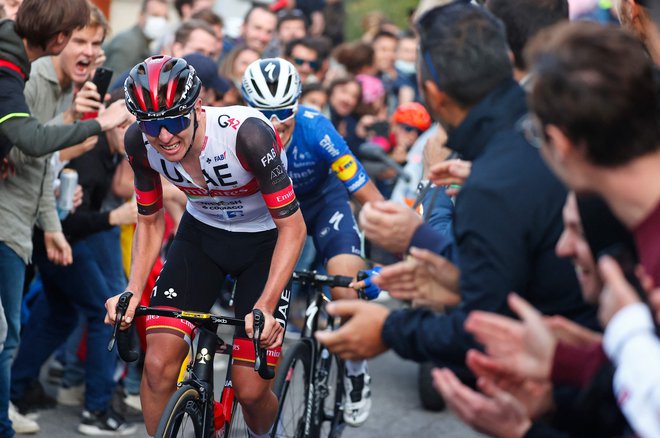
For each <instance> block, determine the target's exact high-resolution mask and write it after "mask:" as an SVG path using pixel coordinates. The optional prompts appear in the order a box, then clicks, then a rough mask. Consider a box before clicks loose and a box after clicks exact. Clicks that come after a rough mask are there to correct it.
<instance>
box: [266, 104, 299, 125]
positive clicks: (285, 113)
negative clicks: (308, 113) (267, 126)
mask: <svg viewBox="0 0 660 438" xmlns="http://www.w3.org/2000/svg"><path fill="white" fill-rule="evenodd" d="M260 111H261V113H262V114H263V115H264V116H266V118H267V119H268V120H272V119H273V117H275V118H276V119H277V121H278V122H280V123H283V122H286V121H287V120H289V119H290V118H292V117H293V116H294V115H295V111H294V109H293V108H284V109H279V110H260Z"/></svg>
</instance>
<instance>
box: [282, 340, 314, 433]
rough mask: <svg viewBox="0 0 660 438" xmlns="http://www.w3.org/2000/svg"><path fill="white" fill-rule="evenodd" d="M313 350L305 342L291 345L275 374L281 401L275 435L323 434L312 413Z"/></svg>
mask: <svg viewBox="0 0 660 438" xmlns="http://www.w3.org/2000/svg"><path fill="white" fill-rule="evenodd" d="M311 362H312V351H311V349H310V347H309V345H308V344H306V343H305V342H297V343H295V344H293V345H292V346H291V347H289V349H288V351H287V352H286V354H285V355H284V359H283V360H282V363H281V364H280V367H279V370H278V372H277V376H276V377H275V387H274V391H275V395H276V396H277V400H278V401H279V407H278V410H277V418H276V419H275V426H274V427H273V434H272V436H273V437H287V438H307V437H316V436H318V434H319V430H318V427H315V426H314V424H313V423H315V422H314V421H313V419H312V418H311V416H312V403H308V400H310V397H312V398H311V400H313V394H310V392H313V390H314V387H313V386H310V381H311V377H312V376H311V373H312V369H311Z"/></svg>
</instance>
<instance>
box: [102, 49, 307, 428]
mask: <svg viewBox="0 0 660 438" xmlns="http://www.w3.org/2000/svg"><path fill="white" fill-rule="evenodd" d="M200 86H201V83H200V81H199V78H198V77H197V75H196V74H195V70H194V69H193V68H192V67H191V66H189V65H188V64H187V63H186V61H185V60H183V59H180V58H171V57H169V56H153V57H151V58H148V59H146V60H145V61H144V62H142V63H140V64H138V65H136V66H135V67H134V68H133V69H132V70H131V73H130V75H129V77H128V79H126V82H125V85H124V88H125V91H126V104H127V107H128V109H129V110H130V111H131V112H132V113H133V114H134V115H135V116H136V117H137V120H138V121H137V124H136V125H135V126H133V127H131V128H130V129H129V130H128V132H127V133H126V139H125V142H126V153H127V156H128V159H129V161H130V163H131V166H132V167H133V170H134V172H135V192H136V197H137V202H138V212H139V215H138V226H137V229H136V232H135V237H134V240H133V256H132V265H131V273H130V278H129V283H128V288H127V290H130V291H131V292H133V298H132V299H131V302H130V304H129V308H128V311H127V314H126V315H127V316H126V317H125V318H124V321H123V322H122V328H125V327H128V325H129V324H130V323H131V320H132V316H133V314H134V310H135V307H136V306H137V304H138V302H139V300H140V295H141V292H142V290H143V289H144V286H145V284H146V280H147V277H148V275H149V272H150V271H151V268H152V266H153V264H154V262H155V260H156V257H157V256H158V252H159V251H160V247H161V241H162V235H163V231H164V214H163V210H162V188H161V182H160V175H163V176H164V177H165V178H166V179H168V180H169V181H170V182H172V183H173V184H174V185H175V186H177V187H178V188H179V189H180V190H181V191H183V192H184V193H185V194H186V196H187V197H188V203H187V206H186V213H184V216H183V218H182V219H181V224H180V225H179V229H178V231H177V234H176V236H175V239H174V241H173V243H172V246H171V248H170V250H169V252H168V254H167V262H166V263H165V265H164V267H163V270H162V271H161V273H160V276H159V278H158V280H157V282H156V285H155V287H154V289H153V291H152V294H151V297H150V302H149V304H150V305H151V306H161V307H169V308H178V309H184V310H193V311H202V312H207V311H209V309H210V308H211V306H212V305H213V302H214V301H215V299H216V297H217V295H218V292H219V288H220V284H221V283H222V280H223V279H224V277H225V275H227V274H231V275H232V276H234V277H235V278H237V280H238V287H237V291H236V298H235V311H236V316H237V317H239V318H245V320H246V325H245V330H244V331H243V330H237V333H236V335H235V339H234V349H235V354H234V360H235V362H234V364H235V365H238V366H235V367H233V368H232V382H233V385H234V388H235V391H236V397H237V399H238V400H239V402H240V403H241V406H242V408H243V412H244V415H245V421H246V423H247V425H248V427H249V429H250V430H251V432H252V436H254V437H259V436H267V434H268V432H269V430H270V428H271V426H272V423H273V421H274V418H275V415H276V413H277V399H276V397H275V395H274V394H273V393H272V391H271V389H270V382H268V381H265V380H262V379H261V378H260V377H259V376H258V375H257V374H255V373H254V371H253V370H252V369H250V368H249V366H250V363H249V362H250V361H251V362H254V349H253V348H252V346H251V342H249V341H248V338H249V337H251V336H252V332H253V331H252V315H251V311H252V309H256V308H258V309H260V310H262V311H263V313H264V315H265V316H266V322H265V326H264V329H263V333H262V335H261V345H262V346H264V347H267V348H269V349H275V352H274V354H271V353H270V352H269V359H268V362H269V364H270V365H272V366H274V365H275V362H276V360H277V357H279V347H280V345H281V343H282V339H283V334H284V321H285V316H286V315H280V314H279V313H278V314H275V312H276V309H278V310H277V311H278V312H279V309H280V308H281V307H282V306H281V305H278V302H279V301H280V300H281V299H285V300H286V299H287V298H288V297H287V296H286V292H285V293H283V292H282V291H283V290H285V287H286V284H287V282H288V280H289V278H290V277H291V274H292V271H293V268H294V265H295V263H296V260H297V258H298V256H299V254H300V251H301V249H302V245H303V242H304V239H305V233H306V231H305V224H304V221H303V219H302V215H301V213H300V210H299V207H298V201H297V199H296V197H295V194H294V192H293V187H292V184H291V180H290V179H289V176H288V174H287V172H286V159H285V154H283V153H282V146H281V143H280V140H279V137H278V136H277V134H276V132H275V131H274V130H273V127H272V125H271V124H270V122H269V121H268V120H267V119H266V118H265V117H263V116H262V115H261V114H260V113H259V112H258V111H256V110H253V109H250V108H246V107H224V108H212V107H202V105H201V99H199V91H200ZM118 297H119V295H117V296H115V297H113V298H111V299H109V300H108V301H107V303H106V308H107V310H108V315H107V317H106V321H107V322H108V323H114V319H115V307H116V304H117V300H118ZM278 322H279V323H278ZM191 332H192V327H190V326H189V325H187V324H185V323H181V322H180V321H178V320H174V319H169V318H162V317H159V318H151V319H150V320H149V321H148V322H147V350H146V357H145V366H144V376H143V379H142V386H141V391H140V398H141V401H142V407H143V413H144V420H145V426H146V428H147V433H148V434H149V435H153V434H154V433H155V430H156V426H157V424H158V420H159V419H160V416H161V414H162V412H163V409H164V408H165V405H166V403H167V401H168V399H169V397H170V396H171V394H172V393H173V392H174V391H175V389H176V386H175V385H176V380H177V376H178V373H179V367H180V364H181V362H182V361H183V360H184V359H185V357H186V354H187V352H188V344H187V343H189V342H190V336H191ZM245 350H248V354H247V355H245V356H244V351H245ZM250 352H251V359H250ZM241 365H247V366H241Z"/></svg>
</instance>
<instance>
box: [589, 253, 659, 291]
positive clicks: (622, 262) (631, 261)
mask: <svg viewBox="0 0 660 438" xmlns="http://www.w3.org/2000/svg"><path fill="white" fill-rule="evenodd" d="M604 255H609V256H610V257H612V258H614V260H616V261H617V263H618V264H619V266H621V270H622V271H623V274H624V275H625V277H626V280H627V281H628V283H630V285H631V286H632V287H633V288H634V289H635V292H637V295H638V296H639V298H640V299H641V300H642V302H647V301H648V299H647V296H646V291H645V290H644V288H643V287H642V284H641V282H640V281H639V278H638V277H637V275H636V274H635V270H636V269H637V265H638V264H639V259H638V257H637V254H636V252H635V251H634V249H633V248H630V246H629V245H624V244H623V243H615V244H613V245H610V246H608V247H607V248H604V249H603V250H601V251H600V252H599V253H598V258H600V257H602V256H604Z"/></svg>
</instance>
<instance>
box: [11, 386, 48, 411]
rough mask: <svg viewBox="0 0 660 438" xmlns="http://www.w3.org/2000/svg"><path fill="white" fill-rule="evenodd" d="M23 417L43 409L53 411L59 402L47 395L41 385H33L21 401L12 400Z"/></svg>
mask: <svg viewBox="0 0 660 438" xmlns="http://www.w3.org/2000/svg"><path fill="white" fill-rule="evenodd" d="M12 402H13V403H14V405H15V406H16V408H17V409H18V412H19V413H20V414H21V415H27V414H29V413H31V412H35V411H38V410H41V409H52V408H54V407H55V406H57V400H55V399H54V398H53V397H51V396H49V395H47V394H46V392H45V391H44V388H43V386H41V383H39V382H34V383H32V384H31V385H30V386H29V387H28V388H27V389H26V390H25V393H24V394H23V398H22V399H20V400H12Z"/></svg>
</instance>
